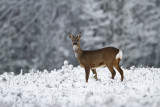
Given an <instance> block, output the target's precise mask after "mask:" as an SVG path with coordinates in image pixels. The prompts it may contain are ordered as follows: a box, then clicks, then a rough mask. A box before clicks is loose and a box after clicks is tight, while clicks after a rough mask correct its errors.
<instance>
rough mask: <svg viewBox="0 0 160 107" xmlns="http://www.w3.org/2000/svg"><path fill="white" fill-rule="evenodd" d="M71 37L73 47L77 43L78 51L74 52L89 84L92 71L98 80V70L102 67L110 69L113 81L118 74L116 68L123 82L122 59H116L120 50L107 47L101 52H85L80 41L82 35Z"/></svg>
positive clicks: (100, 50)
mask: <svg viewBox="0 0 160 107" xmlns="http://www.w3.org/2000/svg"><path fill="white" fill-rule="evenodd" d="M69 37H70V38H71V39H72V45H74V44H75V43H76V46H77V47H78V49H77V50H74V52H75V53H76V54H77V59H78V61H79V63H80V66H81V67H83V68H84V69H85V74H86V76H85V78H86V82H88V78H89V74H90V69H91V70H92V72H93V74H95V76H94V78H95V79H96V80H98V79H97V73H96V68H98V67H100V66H106V67H108V69H109V70H110V72H111V74H112V77H111V78H112V79H114V77H115V75H116V72H115V70H114V68H113V67H115V68H116V69H117V70H118V72H119V73H120V74H121V81H123V70H122V69H121V68H120V66H119V62H120V60H121V59H120V58H118V59H116V55H117V54H118V53H119V49H117V48H114V47H106V48H102V49H99V50H92V51H84V50H82V49H81V48H80V41H79V40H80V37H81V33H80V34H79V35H78V36H77V37H74V36H72V35H71V34H69Z"/></svg>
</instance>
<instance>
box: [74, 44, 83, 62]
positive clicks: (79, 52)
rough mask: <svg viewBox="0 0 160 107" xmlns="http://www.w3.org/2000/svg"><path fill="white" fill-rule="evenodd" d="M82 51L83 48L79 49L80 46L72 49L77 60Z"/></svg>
mask: <svg viewBox="0 0 160 107" xmlns="http://www.w3.org/2000/svg"><path fill="white" fill-rule="evenodd" d="M82 53H83V50H82V49H81V47H78V49H76V50H74V54H75V56H76V58H77V59H78V60H79V58H80V56H81V55H82Z"/></svg>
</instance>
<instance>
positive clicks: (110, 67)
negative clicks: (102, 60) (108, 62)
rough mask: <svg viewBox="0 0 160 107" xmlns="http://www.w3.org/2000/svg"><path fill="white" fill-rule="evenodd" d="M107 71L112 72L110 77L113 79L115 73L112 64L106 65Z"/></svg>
mask: <svg viewBox="0 0 160 107" xmlns="http://www.w3.org/2000/svg"><path fill="white" fill-rule="evenodd" d="M107 67H108V69H109V71H110V72H111V74H112V77H111V78H112V79H114V77H115V75H116V71H115V70H114V68H113V66H107Z"/></svg>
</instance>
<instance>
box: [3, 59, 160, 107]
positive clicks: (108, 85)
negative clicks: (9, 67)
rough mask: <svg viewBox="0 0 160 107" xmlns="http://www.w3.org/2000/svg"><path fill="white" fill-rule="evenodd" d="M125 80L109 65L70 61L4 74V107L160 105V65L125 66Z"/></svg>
mask: <svg viewBox="0 0 160 107" xmlns="http://www.w3.org/2000/svg"><path fill="white" fill-rule="evenodd" d="M123 71H124V81H123V82H120V74H119V73H118V72H117V71H116V76H115V79H114V80H112V79H111V78H110V77H111V74H110V72H109V70H108V69H107V68H99V69H97V73H98V78H99V79H100V80H99V81H95V79H94V78H93V76H94V75H93V74H92V72H90V77H89V82H88V83H86V82H85V71H84V69H83V68H81V67H80V66H78V67H73V66H72V65H69V64H68V62H67V61H65V62H64V66H62V69H59V70H53V71H51V72H48V71H47V70H44V71H43V72H40V71H34V70H31V71H30V73H27V74H25V75H22V74H20V75H13V74H12V73H4V74H2V75H0V105H1V107H160V68H135V67H131V68H130V69H129V70H128V69H125V68H123Z"/></svg>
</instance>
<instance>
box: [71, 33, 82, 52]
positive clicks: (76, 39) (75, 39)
mask: <svg viewBox="0 0 160 107" xmlns="http://www.w3.org/2000/svg"><path fill="white" fill-rule="evenodd" d="M69 37H70V39H71V40H72V46H73V50H74V51H76V50H77V49H79V48H80V38H81V32H80V33H79V34H78V36H76V37H74V36H73V35H72V34H71V33H69Z"/></svg>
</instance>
